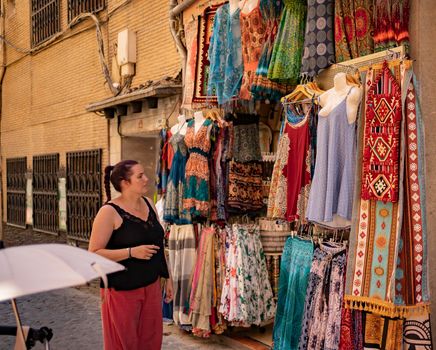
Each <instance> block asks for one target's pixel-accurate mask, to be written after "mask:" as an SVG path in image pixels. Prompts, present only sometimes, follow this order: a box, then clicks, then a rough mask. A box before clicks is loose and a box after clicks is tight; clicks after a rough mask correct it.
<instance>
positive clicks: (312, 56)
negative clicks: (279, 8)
mask: <svg viewBox="0 0 436 350" xmlns="http://www.w3.org/2000/svg"><path fill="white" fill-rule="evenodd" d="M334 3H335V2H334V0H308V2H307V21H306V35H305V39H304V51H303V61H302V66H301V73H302V74H307V76H309V77H314V76H316V75H318V73H319V72H320V71H322V70H323V69H325V68H327V67H328V66H329V65H330V64H332V63H333V62H334V61H335V46H334V37H333V30H334V8H335V7H334V6H335V5H334Z"/></svg>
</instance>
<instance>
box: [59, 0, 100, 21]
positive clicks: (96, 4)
mask: <svg viewBox="0 0 436 350" xmlns="http://www.w3.org/2000/svg"><path fill="white" fill-rule="evenodd" d="M105 2H106V0H68V22H71V21H72V20H73V18H74V17H76V16H78V15H80V14H81V13H86V12H91V13H97V12H99V11H101V10H103V9H104V7H105Z"/></svg>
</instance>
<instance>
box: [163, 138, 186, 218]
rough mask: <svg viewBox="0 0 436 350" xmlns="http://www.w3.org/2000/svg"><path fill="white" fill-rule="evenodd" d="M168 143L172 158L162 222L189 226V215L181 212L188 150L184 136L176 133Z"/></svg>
mask: <svg viewBox="0 0 436 350" xmlns="http://www.w3.org/2000/svg"><path fill="white" fill-rule="evenodd" d="M169 143H170V144H171V147H172V148H173V150H174V157H173V161H172V164H171V170H170V175H169V177H168V185H167V192H166V195H165V204H164V216H163V218H164V221H166V222H169V223H171V224H177V225H184V224H190V223H191V218H190V215H189V213H184V212H183V198H182V196H183V188H184V183H185V167H186V161H187V159H188V148H187V147H186V144H185V140H184V135H182V134H180V133H179V132H177V133H176V134H174V135H173V136H172V137H171V138H170V140H169Z"/></svg>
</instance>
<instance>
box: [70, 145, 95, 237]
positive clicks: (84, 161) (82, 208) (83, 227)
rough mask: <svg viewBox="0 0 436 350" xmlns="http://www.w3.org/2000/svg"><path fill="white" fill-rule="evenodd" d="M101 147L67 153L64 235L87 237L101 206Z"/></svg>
mask: <svg viewBox="0 0 436 350" xmlns="http://www.w3.org/2000/svg"><path fill="white" fill-rule="evenodd" d="M101 176H102V164H101V149H96V150H89V151H80V152H68V153H67V230H68V232H67V236H68V237H69V238H70V239H73V240H77V241H88V240H89V237H90V235H91V228H92V222H93V221H94V217H95V215H96V214H97V212H98V210H99V209H100V206H101V189H102V187H101Z"/></svg>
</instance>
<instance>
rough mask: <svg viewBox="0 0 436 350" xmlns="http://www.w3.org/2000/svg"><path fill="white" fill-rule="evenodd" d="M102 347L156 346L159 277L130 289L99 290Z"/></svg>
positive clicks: (142, 349) (135, 349)
mask: <svg viewBox="0 0 436 350" xmlns="http://www.w3.org/2000/svg"><path fill="white" fill-rule="evenodd" d="M100 293H101V296H102V298H103V303H102V306H101V315H102V320H103V337H104V349H105V350H160V349H161V347H162V332H163V324H162V292H161V285H160V280H159V279H158V280H157V281H156V282H154V283H153V284H151V285H149V286H147V287H142V288H138V289H134V290H127V291H116V290H114V289H108V290H107V293H106V295H105V294H104V289H102V290H101V291H100Z"/></svg>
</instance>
